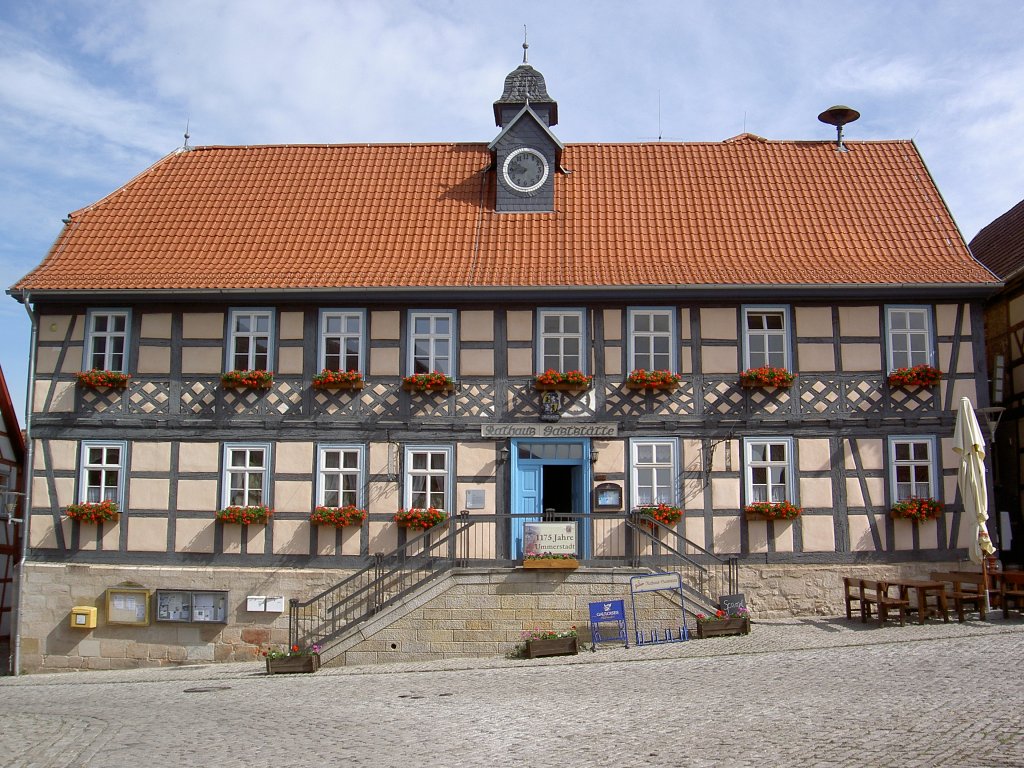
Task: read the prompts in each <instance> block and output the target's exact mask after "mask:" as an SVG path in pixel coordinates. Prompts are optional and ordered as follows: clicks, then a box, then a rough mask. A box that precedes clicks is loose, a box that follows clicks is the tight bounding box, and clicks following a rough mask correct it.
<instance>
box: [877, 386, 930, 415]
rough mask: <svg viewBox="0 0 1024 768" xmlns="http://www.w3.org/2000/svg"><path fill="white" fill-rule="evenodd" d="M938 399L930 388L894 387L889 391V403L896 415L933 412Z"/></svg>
mask: <svg viewBox="0 0 1024 768" xmlns="http://www.w3.org/2000/svg"><path fill="white" fill-rule="evenodd" d="M938 402H939V398H938V397H936V396H935V390H933V389H932V388H931V387H896V388H893V389H890V390H889V403H890V404H891V407H892V409H893V410H894V411H895V412H897V413H920V412H923V411H934V410H936V407H937V405H938Z"/></svg>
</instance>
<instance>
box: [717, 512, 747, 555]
mask: <svg viewBox="0 0 1024 768" xmlns="http://www.w3.org/2000/svg"><path fill="white" fill-rule="evenodd" d="M712 530H713V531H714V536H715V552H716V553H717V554H723V553H724V554H731V553H737V552H739V551H740V516H739V515H729V516H727V517H716V518H715V519H714V521H713V523H712Z"/></svg>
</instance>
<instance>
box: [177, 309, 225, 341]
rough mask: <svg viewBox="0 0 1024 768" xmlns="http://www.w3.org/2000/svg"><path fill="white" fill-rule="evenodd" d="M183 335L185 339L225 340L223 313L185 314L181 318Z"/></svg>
mask: <svg viewBox="0 0 1024 768" xmlns="http://www.w3.org/2000/svg"><path fill="white" fill-rule="evenodd" d="M181 335H182V338H185V339H223V338H224V313H223V312H185V313H183V314H182V316H181Z"/></svg>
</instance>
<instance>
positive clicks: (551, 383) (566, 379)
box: [533, 368, 594, 392]
mask: <svg viewBox="0 0 1024 768" xmlns="http://www.w3.org/2000/svg"><path fill="white" fill-rule="evenodd" d="M593 383H594V377H593V376H587V375H585V374H584V373H583V372H582V371H566V372H565V373H562V372H560V371H556V370H554V369H553V368H551V369H548V370H546V371H544V373H542V374H540V375H539V376H537V377H536V378H535V379H534V380H533V386H534V388H535V389H536V390H537V391H538V392H586V391H587V390H588V389H590V387H591V386H592V385H593Z"/></svg>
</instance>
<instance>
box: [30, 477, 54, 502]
mask: <svg viewBox="0 0 1024 768" xmlns="http://www.w3.org/2000/svg"><path fill="white" fill-rule="evenodd" d="M52 504H53V502H52V501H51V499H50V486H49V485H48V484H47V482H46V478H45V477H38V476H37V477H33V478H32V506H33V507H34V508H36V509H46V508H48V507H50V506H52Z"/></svg>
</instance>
